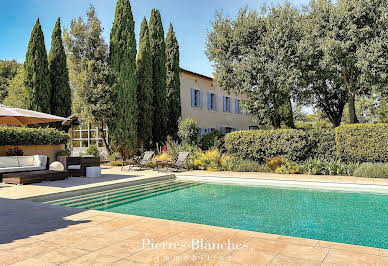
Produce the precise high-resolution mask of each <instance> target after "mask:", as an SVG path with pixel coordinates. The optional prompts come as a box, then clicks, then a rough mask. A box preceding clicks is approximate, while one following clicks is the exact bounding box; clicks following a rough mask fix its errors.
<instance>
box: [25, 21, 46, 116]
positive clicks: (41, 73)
mask: <svg viewBox="0 0 388 266" xmlns="http://www.w3.org/2000/svg"><path fill="white" fill-rule="evenodd" d="M24 69H25V78H24V84H25V87H26V92H27V97H26V99H27V102H26V107H27V108H28V109H30V110H34V111H38V112H45V113H50V109H51V108H50V99H51V84H50V76H49V70H48V61H47V52H46V46H45V43H44V36H43V32H42V28H41V26H40V23H39V18H38V19H37V20H36V23H35V26H34V28H33V29H32V32H31V37H30V41H29V43H28V47H27V53H26V60H25V62H24Z"/></svg>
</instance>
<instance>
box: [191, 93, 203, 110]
mask: <svg viewBox="0 0 388 266" xmlns="http://www.w3.org/2000/svg"><path fill="white" fill-rule="evenodd" d="M191 107H198V108H202V91H200V90H196V89H191Z"/></svg>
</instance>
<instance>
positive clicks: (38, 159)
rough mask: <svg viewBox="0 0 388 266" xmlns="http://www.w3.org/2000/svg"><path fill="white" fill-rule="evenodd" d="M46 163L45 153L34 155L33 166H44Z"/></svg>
mask: <svg viewBox="0 0 388 266" xmlns="http://www.w3.org/2000/svg"><path fill="white" fill-rule="evenodd" d="M46 164H47V156H46V155H34V165H35V166H44V167H46Z"/></svg>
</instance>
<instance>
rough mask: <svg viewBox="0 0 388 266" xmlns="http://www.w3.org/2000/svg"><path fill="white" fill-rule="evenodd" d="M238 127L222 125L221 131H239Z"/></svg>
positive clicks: (225, 132) (224, 132)
mask: <svg viewBox="0 0 388 266" xmlns="http://www.w3.org/2000/svg"><path fill="white" fill-rule="evenodd" d="M237 130H238V128H232V127H221V132H222V133H223V134H228V133H230V132H233V131H237Z"/></svg>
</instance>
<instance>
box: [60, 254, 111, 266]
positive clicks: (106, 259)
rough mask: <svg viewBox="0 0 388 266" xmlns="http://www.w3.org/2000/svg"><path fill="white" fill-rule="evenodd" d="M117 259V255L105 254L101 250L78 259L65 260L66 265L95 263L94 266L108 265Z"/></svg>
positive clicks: (76, 265)
mask: <svg viewBox="0 0 388 266" xmlns="http://www.w3.org/2000/svg"><path fill="white" fill-rule="evenodd" d="M116 261H117V258H116V257H112V256H108V255H105V254H103V253H101V252H92V253H88V254H86V255H84V256H81V257H78V258H76V259H73V260H70V261H68V262H65V263H64V264H63V265H64V266H65V265H66V266H73V265H74V266H80V265H93V266H100V265H101V266H106V265H110V264H111V263H114V262H116Z"/></svg>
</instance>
